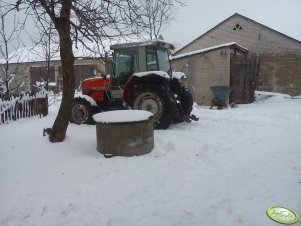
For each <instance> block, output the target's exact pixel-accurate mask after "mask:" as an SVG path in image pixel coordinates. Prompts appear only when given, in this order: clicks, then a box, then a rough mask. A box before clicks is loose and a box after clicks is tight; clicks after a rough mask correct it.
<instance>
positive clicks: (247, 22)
mask: <svg viewBox="0 0 301 226" xmlns="http://www.w3.org/2000/svg"><path fill="white" fill-rule="evenodd" d="M229 42H235V43H237V44H238V45H240V46H242V47H244V48H246V49H248V50H249V54H253V55H258V56H259V58H260V62H261V63H260V71H259V80H258V84H257V89H258V90H265V91H274V92H283V93H288V94H291V95H299V94H301V60H300V59H301V42H300V41H298V40H296V39H293V38H291V37H289V36H287V35H285V34H282V33H280V32H278V31H276V30H273V29H271V28H269V27H267V26H265V25H263V24H260V23H258V22H256V21H254V20H251V19H249V18H247V17H244V16H242V15H240V14H237V13H235V14H234V15H232V16H231V17H229V18H227V19H226V20H224V21H222V22H221V23H219V24H218V25H216V26H215V27H213V28H212V29H210V30H209V31H208V32H206V33H204V34H203V35H201V36H200V37H198V38H197V39H195V40H193V41H192V42H190V43H189V44H187V45H185V46H184V47H183V48H181V49H179V50H178V51H177V52H175V53H174V56H177V55H180V54H185V53H189V52H192V51H197V50H200V49H204V48H208V47H212V46H217V45H221V44H222V43H229ZM176 64H178V63H177V62H175V61H174V62H173V66H174V67H176V68H179V67H181V66H180V65H176ZM197 73H198V74H190V75H189V76H193V77H194V76H199V75H202V73H207V72H204V71H198V72H197ZM225 76H228V75H225ZM200 88H202V87H200Z"/></svg>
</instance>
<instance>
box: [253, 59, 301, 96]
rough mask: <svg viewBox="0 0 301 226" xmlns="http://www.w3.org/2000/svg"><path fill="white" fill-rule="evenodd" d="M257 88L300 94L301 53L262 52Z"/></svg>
mask: <svg viewBox="0 0 301 226" xmlns="http://www.w3.org/2000/svg"><path fill="white" fill-rule="evenodd" d="M260 59H261V67H260V75H261V76H260V77H259V82H258V83H259V84H258V86H257V89H258V90H263V91H271V92H280V93H287V94H290V95H300V94H301V55H298V54H288V53H287V54H262V55H260Z"/></svg>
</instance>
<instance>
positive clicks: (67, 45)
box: [49, 1, 75, 142]
mask: <svg viewBox="0 0 301 226" xmlns="http://www.w3.org/2000/svg"><path fill="white" fill-rule="evenodd" d="M66 2H68V1H65V3H66ZM69 4H70V5H69ZM69 4H68V3H67V4H66V5H63V6H62V11H61V17H60V18H59V20H58V21H56V23H55V25H56V28H57V30H58V33H59V41H60V55H61V62H62V69H63V97H62V103H61V105H60V109H59V112H58V115H57V117H56V119H55V121H54V124H53V126H52V131H51V133H50V135H49V140H50V141H51V142H61V141H63V140H64V139H65V136H66V131H67V128H68V124H69V121H70V117H71V110H72V106H73V101H74V91H75V75H74V56H73V51H72V40H71V37H70V33H71V27H70V21H69V18H70V9H71V1H69ZM64 6H65V7H64Z"/></svg>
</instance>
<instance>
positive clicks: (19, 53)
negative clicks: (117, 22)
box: [0, 42, 109, 64]
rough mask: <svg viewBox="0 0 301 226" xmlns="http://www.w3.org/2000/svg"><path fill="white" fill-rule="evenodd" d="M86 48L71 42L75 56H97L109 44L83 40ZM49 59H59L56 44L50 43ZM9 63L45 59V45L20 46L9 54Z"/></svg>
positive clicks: (107, 47) (0, 60)
mask: <svg viewBox="0 0 301 226" xmlns="http://www.w3.org/2000/svg"><path fill="white" fill-rule="evenodd" d="M85 45H86V46H87V47H88V48H86V47H85V46H84V45H83V44H82V43H77V45H75V44H73V46H72V48H73V54H74V57H75V58H98V57H101V56H102V54H103V53H104V49H105V50H109V45H107V46H106V45H104V47H103V46H102V45H97V44H96V43H95V42H94V43H93V42H85ZM50 55H51V57H50V58H51V60H60V59H61V57H60V48H59V45H58V44H51V45H50ZM8 59H9V63H27V62H40V61H45V59H46V47H45V46H43V45H36V46H34V47H21V48H19V49H17V50H15V51H13V52H12V53H10V54H9V57H8ZM4 63H5V59H0V64H4Z"/></svg>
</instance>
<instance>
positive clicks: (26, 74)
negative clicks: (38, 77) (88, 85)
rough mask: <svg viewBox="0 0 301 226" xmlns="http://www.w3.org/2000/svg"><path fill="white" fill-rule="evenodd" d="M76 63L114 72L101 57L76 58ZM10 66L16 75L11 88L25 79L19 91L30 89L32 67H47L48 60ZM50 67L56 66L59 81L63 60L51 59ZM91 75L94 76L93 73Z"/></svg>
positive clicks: (107, 72)
mask: <svg viewBox="0 0 301 226" xmlns="http://www.w3.org/2000/svg"><path fill="white" fill-rule="evenodd" d="M74 65H75V66H76V65H94V66H96V69H97V72H100V73H101V74H103V75H106V74H110V73H111V72H112V65H111V63H109V62H106V61H103V60H99V59H81V60H75V61H74ZM0 66H1V65H0ZM9 67H10V71H11V72H12V73H14V74H15V75H16V76H15V79H14V81H13V83H12V84H11V89H14V88H16V87H17V86H18V85H19V84H20V82H22V81H23V83H24V87H23V88H20V89H19V90H18V91H30V90H31V86H32V84H31V78H30V68H31V67H46V62H29V63H14V64H10V65H9ZM50 67H54V68H55V77H56V82H59V81H58V80H59V76H60V75H59V68H60V67H61V62H60V61H51V62H50ZM1 73H3V72H1ZM91 76H93V74H92V75H91Z"/></svg>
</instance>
